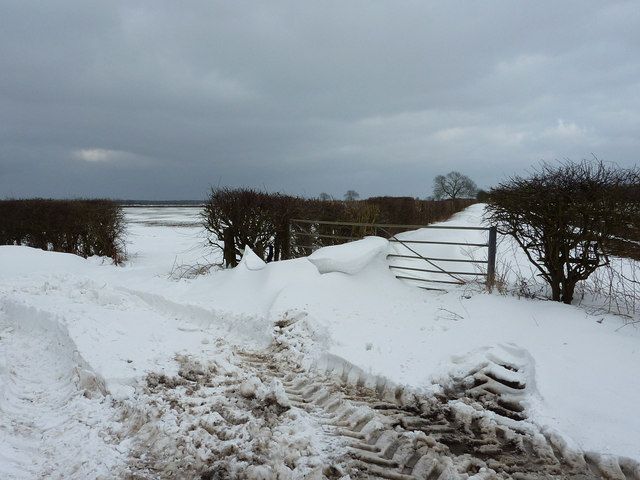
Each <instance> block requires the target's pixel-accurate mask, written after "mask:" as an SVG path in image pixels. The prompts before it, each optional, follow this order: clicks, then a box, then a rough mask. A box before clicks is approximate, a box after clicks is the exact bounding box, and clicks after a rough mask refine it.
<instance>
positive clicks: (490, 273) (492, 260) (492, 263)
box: [487, 226, 498, 291]
mask: <svg viewBox="0 0 640 480" xmlns="http://www.w3.org/2000/svg"><path fill="white" fill-rule="evenodd" d="M497 237H498V228H497V227H495V226H493V227H490V228H489V245H488V246H489V252H488V254H487V260H488V263H487V287H488V288H489V291H491V290H492V289H493V285H494V284H495V282H496V241H497Z"/></svg>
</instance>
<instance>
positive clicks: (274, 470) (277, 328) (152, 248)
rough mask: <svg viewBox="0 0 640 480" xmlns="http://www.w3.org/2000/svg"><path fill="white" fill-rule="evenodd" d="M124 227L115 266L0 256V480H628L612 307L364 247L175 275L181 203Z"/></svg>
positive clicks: (626, 371)
mask: <svg viewBox="0 0 640 480" xmlns="http://www.w3.org/2000/svg"><path fill="white" fill-rule="evenodd" d="M127 217H128V219H129V221H130V226H129V237H128V238H129V245H128V249H129V256H130V261H129V262H128V263H127V265H125V266H124V267H114V266H111V265H109V264H108V263H106V262H103V261H102V260H101V259H96V258H94V259H89V260H83V259H81V258H77V257H74V256H70V255H64V254H55V253H47V252H41V251H38V250H33V249H29V248H23V247H0V477H1V478H38V477H41V478H45V477H46V478H93V477H101V478H114V477H115V478H121V477H127V476H128V477H131V478H159V477H160V478H194V477H197V476H203V478H255V479H261V478H265V479H268V478H322V476H323V475H324V476H325V477H327V478H341V477H346V476H348V475H351V477H352V478H358V477H359V475H362V474H364V473H363V472H368V474H370V475H373V477H374V478H378V477H384V476H385V475H387V473H388V472H389V471H391V470H393V469H395V470H394V472H396V473H397V474H398V475H402V474H404V475H413V476H407V477H406V478H427V475H432V476H430V477H429V478H436V477H437V476H438V475H440V474H442V475H444V476H443V477H442V478H457V477H455V475H462V476H460V477H458V478H466V477H464V475H467V476H471V475H474V474H475V475H479V477H478V478H490V477H491V471H495V472H498V474H499V475H500V476H502V477H504V476H505V475H506V476H510V475H513V473H514V472H517V471H521V472H529V473H531V472H532V471H533V472H538V471H539V472H542V471H546V472H547V474H550V475H556V476H565V477H567V478H568V477H570V476H571V475H579V474H583V473H584V472H583V471H582V470H581V469H584V471H585V472H590V473H588V474H589V475H592V477H589V476H586V477H582V478H598V477H599V476H602V475H603V470H602V469H604V468H606V465H609V468H610V476H611V478H616V476H617V477H618V478H640V477H638V475H640V472H635V473H634V472H633V469H634V468H635V467H634V465H633V464H632V463H630V462H626V463H625V461H624V460H622V462H620V461H619V460H618V456H623V457H629V458H632V459H635V460H640V441H638V432H640V415H639V414H638V406H637V405H638V404H640V332H639V331H638V329H637V328H636V327H635V326H633V325H627V326H624V327H623V325H624V322H625V319H624V318H623V317H619V316H614V315H609V314H603V313H600V314H598V315H594V314H593V310H592V309H585V308H583V307H578V306H565V305H560V304H555V303H551V302H545V301H540V300H527V299H518V298H515V297H513V296H501V295H498V294H492V295H490V294H486V293H483V292H482V291H481V289H480V288H479V287H465V288H458V289H455V290H451V291H449V292H430V291H424V290H420V289H417V288H415V287H413V286H410V285H408V284H406V283H402V282H401V281H399V280H397V279H396V278H395V277H394V276H393V274H392V273H391V272H390V271H389V268H388V263H387V261H386V259H385V255H386V253H387V251H389V252H391V251H396V252H397V246H394V247H389V246H386V247H385V245H386V244H384V242H382V241H380V240H377V239H372V240H368V241H365V242H362V243H361V244H360V245H361V246H360V247H358V248H357V251H355V252H354V251H353V250H354V248H355V247H354V246H349V247H347V248H346V249H337V251H331V250H329V251H325V252H319V253H318V254H316V255H315V260H316V261H315V262H314V263H312V262H310V261H308V260H307V259H297V260H292V261H286V262H278V263H274V264H269V265H266V266H265V265H263V264H260V262H256V259H255V258H252V257H251V256H250V255H248V256H247V258H246V259H245V261H243V262H242V264H241V265H240V266H239V267H237V268H236V269H234V270H231V271H211V272H210V273H209V274H208V275H205V276H200V277H197V278H195V279H180V280H176V279H175V277H176V276H175V275H171V272H175V271H176V266H178V265H184V264H189V265H192V264H196V263H206V262H208V261H211V260H213V259H215V258H216V257H215V255H217V253H216V254H211V253H210V252H209V251H208V250H207V248H205V246H204V243H203V236H202V233H201V231H200V228H199V227H198V226H197V211H196V210H195V209H193V208H187V209H173V210H171V209H166V208H165V209H162V208H155V209H154V208H148V207H146V208H140V209H128V210H127ZM480 222H481V206H474V207H471V208H470V209H468V210H467V211H465V212H463V213H462V214H459V215H458V216H456V217H455V218H453V219H452V220H450V222H449V223H451V224H455V225H478V224H479V223H480ZM405 235H407V236H424V235H433V231H432V230H429V231H418V232H413V233H408V234H405ZM469 235H470V236H468V237H464V238H466V239H467V241H469V242H470V243H475V238H476V236H477V235H482V234H480V233H475V232H471V233H469ZM458 238H460V237H458ZM456 248H457V247H456ZM387 249H388V250H387ZM392 249H394V250H392ZM425 253H427V252H425ZM501 253H502V254H503V256H502V257H501V259H502V260H504V259H505V258H507V257H509V258H514V259H515V260H514V261H516V262H517V261H518V260H517V259H516V258H515V255H514V253H513V252H511V251H510V250H509V249H507V248H505V246H504V243H503V244H502V245H501V249H500V250H499V252H498V255H499V257H500V254H501ZM440 254H442V256H450V255H451V254H454V255H458V256H461V257H467V258H468V256H470V255H472V256H481V255H482V254H483V253H482V252H481V251H480V250H478V249H474V248H473V247H468V248H463V249H461V250H460V251H455V252H452V251H451V250H447V251H439V252H437V255H436V254H433V253H430V255H433V256H440ZM318 267H319V268H320V271H322V272H323V273H322V274H321V273H320V271H319V269H318ZM345 272H346V273H345ZM588 312H591V313H588ZM621 327H622V328H621ZM384 405H386V407H385V406H384ZM469 409H471V410H469ZM394 412H395V413H394ZM429 419H430V420H429ZM412 422H414V423H415V422H418V423H416V425H418V424H419V425H418V426H414V427H412V426H411V425H413V423H412ZM419 422H423V423H419ZM425 422H426V423H425ZM438 425H439V426H438ZM436 427H437V428H436ZM447 428H449V429H450V430H453V432H456V433H455V434H454V433H452V432H451V431H449V432H448V433H447V430H446V429H447ZM336 429H337V430H336ZM354 441H358V442H360V443H361V445H355V446H354V444H353V442H354ZM348 446H350V448H347V447H348ZM492 448H493V452H494V453H491V452H492ZM367 451H368V452H370V455H373V456H374V457H375V458H369V457H367V455H369V454H366V453H363V452H367ZM497 451H500V452H502V453H500V454H498V453H495V452H497ZM585 451H586V452H597V453H599V454H605V455H606V454H610V455H613V456H612V457H602V458H600V459H598V457H597V456H596V455H595V454H589V455H586V456H582V453H581V452H585ZM292 452H294V453H292ZM545 452H546V453H545ZM549 452H550V453H549ZM358 462H360V463H358ZM385 462H386V463H385ZM394 462H395V463H394ZM518 462H520V463H518ZM536 462H537V463H536ZM581 462H582V463H581ZM585 462H586V463H585ZM543 464H544V465H543ZM541 465H543V466H541ZM376 466H377V467H376ZM375 468H381V469H382V470H384V471H377V470H375ZM430 468H431V470H432V471H431V473H429V469H430ZM553 468H555V470H553ZM545 469H547V470H545ZM549 469H551V470H549ZM385 472H387V473H385ZM434 472H435V473H434ZM438 472H439V473H438ZM447 472H448V473H447ZM456 472H457V473H456ZM581 472H582V473H581ZM594 472H595V473H594ZM436 473H437V475H436ZM454 474H455V475H454ZM216 475H217V476H216ZM433 475H435V476H433ZM447 475H449V476H447ZM585 475H587V474H585ZM620 475H626V477H625V476H620ZM634 475H636V476H635V477H634ZM388 478H404V477H400V476H398V477H388ZM505 478H506V477H505ZM575 478H578V477H575Z"/></svg>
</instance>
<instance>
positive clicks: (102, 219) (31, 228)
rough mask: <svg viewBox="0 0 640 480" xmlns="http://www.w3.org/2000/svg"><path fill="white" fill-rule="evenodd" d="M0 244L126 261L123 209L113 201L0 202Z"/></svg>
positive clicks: (38, 200)
mask: <svg viewBox="0 0 640 480" xmlns="http://www.w3.org/2000/svg"><path fill="white" fill-rule="evenodd" d="M0 219H2V221H0V244H3V245H25V246H29V247H35V248H40V249H42V250H52V251H55V252H66V253H73V254H76V255H80V256H82V257H85V258H86V257H89V256H92V255H100V256H106V257H110V258H111V259H112V260H113V262H114V263H116V264H119V263H121V262H123V261H124V259H125V242H124V235H125V223H124V216H123V213H122V209H121V208H120V207H119V206H118V205H117V204H116V203H115V202H112V201H110V200H50V199H28V200H0Z"/></svg>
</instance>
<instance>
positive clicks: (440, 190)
mask: <svg viewBox="0 0 640 480" xmlns="http://www.w3.org/2000/svg"><path fill="white" fill-rule="evenodd" d="M477 191H478V188H477V187H476V184H475V182H474V181H473V180H471V179H470V178H469V177H467V176H466V175H463V174H462V173H460V172H456V171H453V172H449V173H447V174H446V175H438V176H437V177H436V178H435V179H434V180H433V196H434V197H435V199H436V200H442V199H446V198H450V199H453V200H455V199H456V198H473V197H475V195H476V192H477Z"/></svg>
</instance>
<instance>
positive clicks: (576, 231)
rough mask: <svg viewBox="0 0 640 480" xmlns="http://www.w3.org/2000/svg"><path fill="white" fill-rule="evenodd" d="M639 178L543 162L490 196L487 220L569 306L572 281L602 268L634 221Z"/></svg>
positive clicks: (639, 205) (639, 209) (634, 173)
mask: <svg viewBox="0 0 640 480" xmlns="http://www.w3.org/2000/svg"><path fill="white" fill-rule="evenodd" d="M639 186H640V174H639V171H638V170H637V169H633V170H624V169H619V168H615V167H610V166H607V165H605V164H603V163H602V162H600V161H594V162H588V161H583V162H581V163H571V162H566V163H563V164H561V165H559V166H557V167H554V166H550V165H548V164H543V165H542V166H541V167H540V168H539V169H538V170H536V171H534V172H533V174H532V175H531V176H530V177H529V178H522V177H518V176H516V177H513V178H511V179H510V180H508V181H507V182H505V183H502V184H500V185H499V186H498V187H496V188H493V189H491V191H490V193H489V205H488V207H487V211H488V217H489V219H490V221H492V222H493V223H494V224H496V225H497V226H498V229H499V231H500V233H502V234H506V235H511V236H512V237H513V238H514V239H515V240H516V242H517V243H518V245H520V247H521V248H522V249H523V250H524V252H525V254H526V255H527V257H528V258H529V260H530V261H531V262H532V263H533V265H535V267H536V268H537V270H538V271H539V274H540V276H541V277H542V278H543V279H544V280H545V281H546V282H547V283H548V284H549V286H550V287H551V296H552V299H553V300H556V301H562V302H564V303H567V304H569V303H571V301H572V299H573V294H574V290H575V287H576V284H577V283H578V282H579V281H581V280H586V279H587V278H588V277H589V275H591V274H592V273H593V272H594V271H595V270H596V269H597V268H599V267H601V266H603V265H607V264H608V262H609V258H608V256H609V254H610V253H611V252H612V249H613V248H615V246H616V244H617V240H618V239H619V238H620V237H622V238H625V237H627V235H628V234H631V232H632V231H633V230H632V228H633V225H637V224H638V218H640V198H639V197H640V195H638V191H639Z"/></svg>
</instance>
